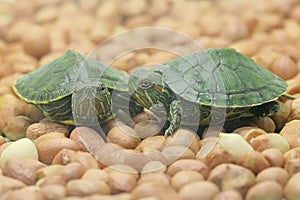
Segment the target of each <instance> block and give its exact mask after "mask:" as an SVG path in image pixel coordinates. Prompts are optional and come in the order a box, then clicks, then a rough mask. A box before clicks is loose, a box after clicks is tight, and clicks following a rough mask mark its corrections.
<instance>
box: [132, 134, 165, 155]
mask: <svg viewBox="0 0 300 200" xmlns="http://www.w3.org/2000/svg"><path fill="white" fill-rule="evenodd" d="M165 140H166V137H165V136H162V135H158V136H152V137H148V138H145V139H143V140H142V142H141V143H140V144H139V145H138V146H137V147H136V148H135V150H137V151H141V152H143V150H144V149H145V148H150V149H156V150H162V148H163V145H164V142H165Z"/></svg>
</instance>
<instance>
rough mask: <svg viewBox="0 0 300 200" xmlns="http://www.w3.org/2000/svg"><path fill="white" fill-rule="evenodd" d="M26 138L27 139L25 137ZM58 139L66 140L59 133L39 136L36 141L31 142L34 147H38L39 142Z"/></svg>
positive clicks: (62, 134) (64, 136) (63, 135)
mask: <svg viewBox="0 0 300 200" xmlns="http://www.w3.org/2000/svg"><path fill="white" fill-rule="evenodd" d="M27 138H28V137H27ZM60 138H66V135H65V134H64V133H61V132H49V133H46V134H44V135H41V136H40V137H38V138H37V139H35V140H33V141H34V144H35V145H38V144H39V143H40V142H43V141H47V140H52V139H60Z"/></svg>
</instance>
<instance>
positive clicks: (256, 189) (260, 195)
mask: <svg viewBox="0 0 300 200" xmlns="http://www.w3.org/2000/svg"><path fill="white" fill-rule="evenodd" d="M282 197H283V189H282V186H281V185H280V184H279V183H277V182H276V181H263V182H259V183H257V184H255V185H254V186H252V187H251V188H250V189H249V190H248V192H247V195H246V200H265V199H270V200H280V199H282Z"/></svg>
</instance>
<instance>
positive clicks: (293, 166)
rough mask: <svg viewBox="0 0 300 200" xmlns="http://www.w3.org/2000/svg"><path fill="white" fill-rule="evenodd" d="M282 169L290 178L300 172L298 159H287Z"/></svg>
mask: <svg viewBox="0 0 300 200" xmlns="http://www.w3.org/2000/svg"><path fill="white" fill-rule="evenodd" d="M284 169H285V170H286V171H287V173H288V174H289V175H290V176H291V175H292V174H295V173H297V172H299V171H300V158H295V159H289V160H286V161H285V164H284Z"/></svg>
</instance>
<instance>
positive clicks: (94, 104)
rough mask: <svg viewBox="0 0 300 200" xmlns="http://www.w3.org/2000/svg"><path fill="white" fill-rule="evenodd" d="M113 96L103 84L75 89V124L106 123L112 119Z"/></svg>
mask: <svg viewBox="0 0 300 200" xmlns="http://www.w3.org/2000/svg"><path fill="white" fill-rule="evenodd" d="M111 108H112V106H111V95H110V92H109V90H108V88H107V86H106V85H105V84H104V83H102V82H96V83H86V84H83V85H81V86H79V87H78V88H75V90H74V92H73V96H72V112H73V117H74V121H75V124H82V125H91V124H98V123H104V122H105V121H107V120H108V119H110V118H111V117H112V109H111Z"/></svg>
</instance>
